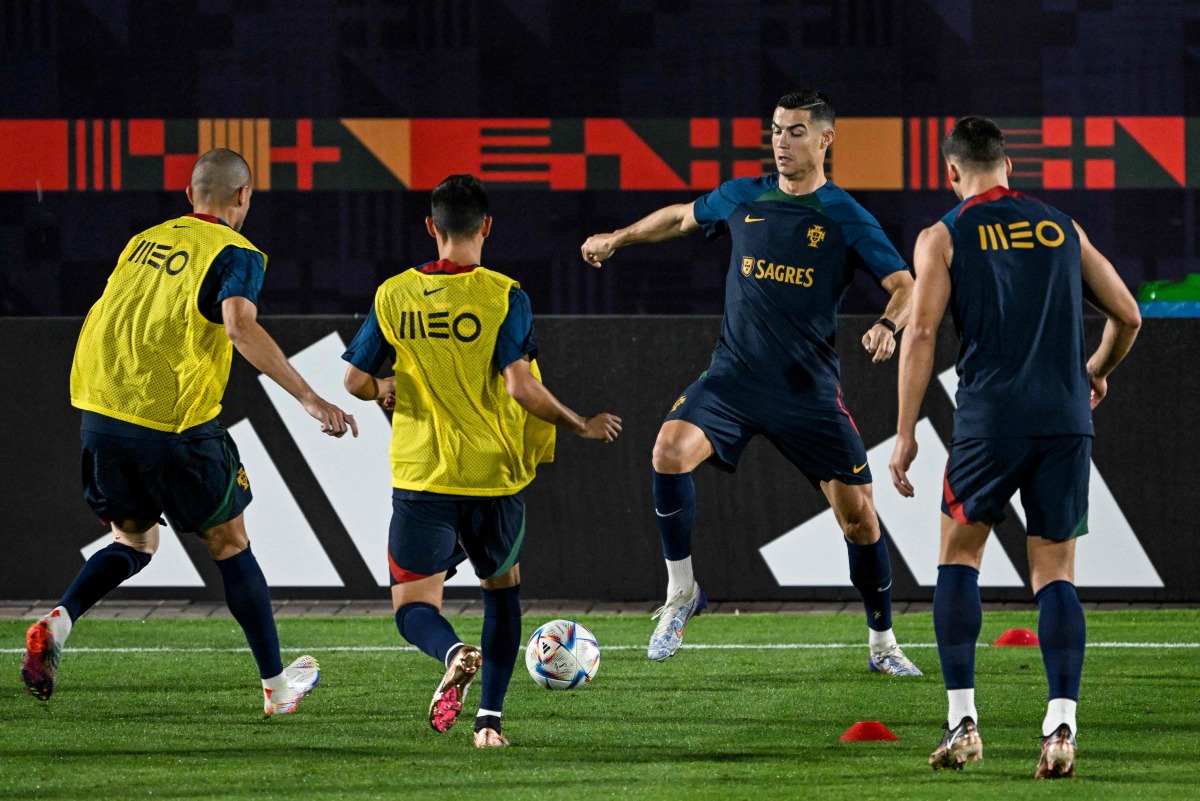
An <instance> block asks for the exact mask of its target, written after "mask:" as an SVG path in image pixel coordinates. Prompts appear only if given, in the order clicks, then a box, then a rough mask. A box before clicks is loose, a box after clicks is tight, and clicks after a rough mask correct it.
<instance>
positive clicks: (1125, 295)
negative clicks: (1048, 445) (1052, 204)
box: [1075, 223, 1142, 409]
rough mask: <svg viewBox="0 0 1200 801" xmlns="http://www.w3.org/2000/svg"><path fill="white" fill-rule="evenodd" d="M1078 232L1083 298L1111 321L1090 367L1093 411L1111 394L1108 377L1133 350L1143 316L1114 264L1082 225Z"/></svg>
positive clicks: (1089, 360)
mask: <svg viewBox="0 0 1200 801" xmlns="http://www.w3.org/2000/svg"><path fill="white" fill-rule="evenodd" d="M1075 230H1076V231H1077V232H1078V233H1079V267H1080V270H1081V271H1082V274H1083V291H1084V296H1085V297H1086V298H1087V300H1088V302H1089V303H1091V304H1092V306H1094V307H1095V308H1096V310H1097V311H1099V312H1100V313H1101V314H1103V315H1104V316H1105V317H1107V318H1108V322H1106V323H1105V325H1104V336H1103V337H1102V338H1101V340H1100V347H1098V348H1096V352H1095V353H1093V354H1092V356H1091V358H1090V359H1088V363H1087V371H1088V378H1089V380H1090V381H1091V384H1092V408H1093V409H1094V408H1096V404H1098V403H1100V401H1102V400H1104V396H1105V395H1106V394H1107V393H1108V374H1109V373H1111V372H1112V371H1113V369H1114V368H1116V366H1117V365H1118V364H1120V363H1121V360H1122V359H1124V358H1125V355H1126V354H1127V353H1129V349H1130V348H1132V347H1133V341H1134V340H1135V339H1137V334H1138V329H1139V328H1141V326H1142V314H1141V311H1140V310H1139V309H1138V305H1137V301H1136V300H1134V299H1133V295H1131V294H1130V293H1129V290H1128V289H1126V287H1125V282H1124V281H1122V280H1121V276H1119V275H1117V270H1116V268H1115V267H1113V266H1112V262H1110V261H1109V260H1108V259H1106V258H1104V255H1103V254H1102V253H1101V252H1100V251H1098V250H1096V247H1095V245H1093V244H1092V243H1091V240H1089V239H1088V238H1087V234H1085V233H1084V232H1083V229H1082V228H1080V227H1079V223H1075Z"/></svg>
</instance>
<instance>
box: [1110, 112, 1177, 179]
mask: <svg viewBox="0 0 1200 801" xmlns="http://www.w3.org/2000/svg"><path fill="white" fill-rule="evenodd" d="M1117 122H1119V123H1120V124H1121V127H1122V128H1124V129H1125V130H1126V131H1128V132H1129V135H1130V136H1132V137H1133V139H1134V141H1135V142H1137V143H1138V144H1139V145H1141V146H1142V147H1143V148H1144V149H1145V151H1146V152H1147V153H1149V154H1150V157H1151V158H1153V159H1154V160H1155V161H1157V162H1158V163H1159V165H1161V166H1162V168H1163V169H1164V170H1166V171H1167V174H1169V175H1170V176H1171V177H1172V178H1174V179H1175V180H1176V181H1178V182H1179V185H1180V186H1183V185H1184V184H1185V183H1186V182H1187V177H1186V171H1187V169H1186V164H1187V149H1186V146H1185V144H1184V141H1185V140H1184V130H1183V117H1117Z"/></svg>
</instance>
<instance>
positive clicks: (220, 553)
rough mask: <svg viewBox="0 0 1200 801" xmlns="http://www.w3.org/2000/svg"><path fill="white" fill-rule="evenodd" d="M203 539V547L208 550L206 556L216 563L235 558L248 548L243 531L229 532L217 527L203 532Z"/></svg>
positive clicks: (247, 539) (248, 544)
mask: <svg viewBox="0 0 1200 801" xmlns="http://www.w3.org/2000/svg"><path fill="white" fill-rule="evenodd" d="M203 539H204V547H206V548H208V555H209V556H211V557H212V558H213V559H216V560H218V561H219V560H222V559H229V558H230V557H233V556H237V555H238V554H239V553H241V552H242V551H244V550H246V549H247V548H249V547H250V540H249V538H248V537H247V536H246V532H245V530H242V531H229V530H227V529H222V528H220V527H218V528H215V529H209V530H208V531H206V532H204V534H203Z"/></svg>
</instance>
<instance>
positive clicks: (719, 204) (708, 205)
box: [692, 178, 764, 239]
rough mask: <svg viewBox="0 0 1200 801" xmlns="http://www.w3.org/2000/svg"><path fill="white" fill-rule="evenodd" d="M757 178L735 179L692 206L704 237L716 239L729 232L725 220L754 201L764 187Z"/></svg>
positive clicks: (693, 214) (699, 199) (697, 200)
mask: <svg viewBox="0 0 1200 801" xmlns="http://www.w3.org/2000/svg"><path fill="white" fill-rule="evenodd" d="M761 184H762V180H761V179H758V178H735V179H733V180H732V181H726V182H725V183H723V184H721V185H720V186H718V187H717V188H716V189H714V190H713V191H711V192H709V193H708V194H707V195H704V196H702V197H699V198H697V199H696V202H695V203H693V204H692V216H694V217H695V218H696V222H698V223H700V225H701V226H702V227H703V228H704V235H705V236H706V237H708V238H709V239H716V238H717V237H719V236H721V235H722V234H724V233H726V232H727V231H728V230H729V224H728V223H727V222H726V220H728V219H729V215H730V214H733V211H734V209H736V208H737V207H738V206H740V205H742V204H743V203H747V202H749V201H751V200H754V199H755V198H756V197H758V196H759V195H761V194H762V192H763V189H764V187H763V186H762V185H761Z"/></svg>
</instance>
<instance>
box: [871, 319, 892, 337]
mask: <svg viewBox="0 0 1200 801" xmlns="http://www.w3.org/2000/svg"><path fill="white" fill-rule="evenodd" d="M877 325H882V326H883V327H884V328H886V329H887V330H889V331H891V332H892V333H893V334H894V333H896V324H895V323H893V322H892V321H891V320H889V319H888V318H886V317H880V318H879V319H878V320H876V321H875V322H873V323H871V327H872V328H874V327H875V326H877Z"/></svg>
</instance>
